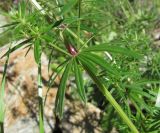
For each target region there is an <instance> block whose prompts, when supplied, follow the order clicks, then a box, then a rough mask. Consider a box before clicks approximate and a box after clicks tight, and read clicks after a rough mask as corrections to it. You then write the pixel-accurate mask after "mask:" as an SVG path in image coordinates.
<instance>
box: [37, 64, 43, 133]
mask: <svg viewBox="0 0 160 133" xmlns="http://www.w3.org/2000/svg"><path fill="white" fill-rule="evenodd" d="M42 93H43V92H42V78H41V63H39V65H38V100H39V130H40V133H44V123H43V95H42Z"/></svg>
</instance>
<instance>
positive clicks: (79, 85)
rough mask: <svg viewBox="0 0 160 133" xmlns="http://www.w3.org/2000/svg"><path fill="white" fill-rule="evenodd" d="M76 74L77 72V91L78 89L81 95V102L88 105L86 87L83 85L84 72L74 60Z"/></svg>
mask: <svg viewBox="0 0 160 133" xmlns="http://www.w3.org/2000/svg"><path fill="white" fill-rule="evenodd" d="M74 72H75V80H76V85H77V89H78V94H79V96H80V98H81V100H83V102H84V103H86V102H87V99H86V93H85V89H84V85H83V78H82V72H81V70H80V68H79V66H78V64H77V62H76V60H74Z"/></svg>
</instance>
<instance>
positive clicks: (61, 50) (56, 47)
mask: <svg viewBox="0 0 160 133" xmlns="http://www.w3.org/2000/svg"><path fill="white" fill-rule="evenodd" d="M49 45H50V46H52V47H54V48H55V49H56V50H58V51H60V52H61V53H64V54H66V55H68V56H70V57H71V56H72V55H71V54H69V53H67V52H66V51H65V50H63V49H61V48H60V47H58V46H56V45H54V44H51V43H50V44H49Z"/></svg>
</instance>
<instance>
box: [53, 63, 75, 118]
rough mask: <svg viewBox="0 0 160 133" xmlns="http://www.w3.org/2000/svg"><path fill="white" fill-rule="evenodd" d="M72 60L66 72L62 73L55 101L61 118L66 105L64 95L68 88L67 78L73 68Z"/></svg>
mask: <svg viewBox="0 0 160 133" xmlns="http://www.w3.org/2000/svg"><path fill="white" fill-rule="evenodd" d="M71 65H72V62H69V63H68V64H67V66H66V68H65V70H64V73H63V75H62V78H61V81H60V85H59V88H58V92H57V95H56V103H55V111H56V114H57V115H58V116H59V117H60V119H61V118H62V116H63V107H64V97H65V90H66V83H67V78H68V76H69V72H70V69H71Z"/></svg>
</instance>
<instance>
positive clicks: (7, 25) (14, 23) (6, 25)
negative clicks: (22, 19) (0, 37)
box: [0, 22, 19, 28]
mask: <svg viewBox="0 0 160 133" xmlns="http://www.w3.org/2000/svg"><path fill="white" fill-rule="evenodd" d="M18 23H19V22H13V23H10V24H5V25H2V26H0V28H5V27H9V26H12V25H16V24H18Z"/></svg>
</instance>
